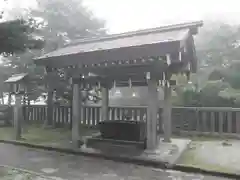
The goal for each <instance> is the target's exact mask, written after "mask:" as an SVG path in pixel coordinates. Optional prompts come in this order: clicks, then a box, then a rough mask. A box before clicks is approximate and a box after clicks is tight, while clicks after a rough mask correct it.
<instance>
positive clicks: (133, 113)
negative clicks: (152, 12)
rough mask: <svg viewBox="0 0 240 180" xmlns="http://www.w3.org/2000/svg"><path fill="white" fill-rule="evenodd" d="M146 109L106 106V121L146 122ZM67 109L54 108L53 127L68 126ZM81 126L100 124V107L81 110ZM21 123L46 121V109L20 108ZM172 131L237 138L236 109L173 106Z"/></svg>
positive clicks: (238, 121)
mask: <svg viewBox="0 0 240 180" xmlns="http://www.w3.org/2000/svg"><path fill="white" fill-rule="evenodd" d="M146 112H147V109H146V107H142V106H141V107H109V119H110V120H124V114H127V115H128V117H129V118H130V119H131V120H136V121H146V117H147V116H146ZM71 115H72V113H71V107H67V106H55V107H54V110H53V122H54V124H55V126H56V127H61V126H70V125H71V120H72V116H71ZM81 115H82V117H81V124H83V125H86V126H92V127H94V126H97V124H98V123H99V122H100V121H102V119H101V108H100V107H99V106H91V107H90V106H88V107H84V108H83V109H82V113H81ZM24 116H25V121H26V122H29V123H44V121H45V120H46V118H47V107H46V106H39V105H31V106H26V107H24ZM158 117H159V121H158V130H159V132H162V128H161V127H162V126H161V124H162V123H161V109H159V115H158ZM172 130H173V132H174V133H176V134H178V133H187V134H189V133H190V134H211V135H217V136H219V135H236V136H238V135H239V136H240V108H223V107H173V109H172Z"/></svg>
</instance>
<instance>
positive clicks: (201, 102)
mask: <svg viewBox="0 0 240 180" xmlns="http://www.w3.org/2000/svg"><path fill="white" fill-rule="evenodd" d="M229 87H230V86H229V84H228V83H226V82H222V81H221V80H219V81H212V82H208V83H207V84H206V85H205V86H204V87H203V88H202V89H201V90H200V91H196V88H194V87H192V88H184V89H183V90H182V91H181V94H180V97H181V99H180V101H181V103H179V102H177V103H178V105H183V106H195V107H196V106H206V107H211V106H214V107H218V106H231V107H233V106H234V105H235V98H233V97H223V96H221V95H220V93H221V92H222V91H224V90H226V89H228V88H229Z"/></svg>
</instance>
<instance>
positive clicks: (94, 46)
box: [37, 22, 202, 60]
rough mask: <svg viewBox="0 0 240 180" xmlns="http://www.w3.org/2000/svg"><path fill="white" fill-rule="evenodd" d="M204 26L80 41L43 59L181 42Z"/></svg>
mask: <svg viewBox="0 0 240 180" xmlns="http://www.w3.org/2000/svg"><path fill="white" fill-rule="evenodd" d="M199 26H202V22H192V23H185V24H178V25H171V26H164V27H159V28H153V29H145V30H140V31H134V32H128V33H122V34H116V35H109V36H105V37H102V38H90V39H84V40H80V41H79V42H76V43H75V44H74V45H70V46H67V47H64V48H61V49H59V50H56V51H53V52H50V53H48V54H46V55H44V56H42V57H39V58H37V59H38V60H40V59H47V58H49V57H59V56H65V55H75V54H83V53H86V52H94V51H101V50H111V49H118V48H126V47H136V46H141V45H147V44H159V43H162V42H172V41H180V40H182V39H184V38H185V37H186V35H187V34H188V32H189V29H190V28H194V27H199Z"/></svg>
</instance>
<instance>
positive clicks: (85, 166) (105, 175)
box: [0, 144, 225, 180]
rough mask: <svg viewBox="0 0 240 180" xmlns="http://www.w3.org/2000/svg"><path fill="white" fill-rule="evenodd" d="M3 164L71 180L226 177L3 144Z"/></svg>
mask: <svg viewBox="0 0 240 180" xmlns="http://www.w3.org/2000/svg"><path fill="white" fill-rule="evenodd" d="M0 164H2V165H9V166H14V167H17V168H23V169H27V170H31V171H35V172H40V173H45V174H46V175H48V176H53V177H61V178H64V179H68V180H125V179H126V180H153V179H154V180H157V179H159V180H160V179H161V180H181V179H183V180H225V179H221V178H216V177H203V176H201V175H193V174H185V173H181V172H176V171H163V170H161V169H154V168H150V167H144V166H138V165H133V164H125V163H118V162H113V161H107V160H102V159H97V158H89V157H84V156H74V155H66V154H61V153H56V152H48V151H42V150H35V149H29V148H25V147H21V146H14V145H9V144H0Z"/></svg>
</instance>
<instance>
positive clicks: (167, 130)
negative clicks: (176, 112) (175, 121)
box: [162, 84, 172, 142]
mask: <svg viewBox="0 0 240 180" xmlns="http://www.w3.org/2000/svg"><path fill="white" fill-rule="evenodd" d="M171 92H172V90H171V87H170V85H169V86H168V85H166V84H165V86H164V103H163V111H162V118H163V130H164V140H163V141H164V142H171V134H172V104H171V95H172V93H171Z"/></svg>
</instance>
